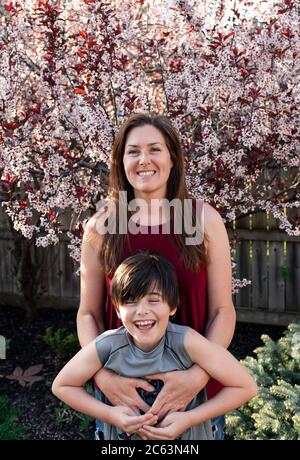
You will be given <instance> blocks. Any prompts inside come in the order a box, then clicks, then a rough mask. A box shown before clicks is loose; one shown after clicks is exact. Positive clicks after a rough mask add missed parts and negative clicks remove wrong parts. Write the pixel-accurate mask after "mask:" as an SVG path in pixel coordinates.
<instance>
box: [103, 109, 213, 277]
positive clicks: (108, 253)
mask: <svg viewBox="0 0 300 460" xmlns="http://www.w3.org/2000/svg"><path fill="white" fill-rule="evenodd" d="M145 125H151V126H154V127H155V128H157V129H158V130H159V131H160V132H161V133H162V135H163V137H164V140H165V142H166V145H167V147H168V150H169V152H170V155H171V159H172V161H173V167H172V168H171V171H170V176H169V179H168V183H167V196H166V198H167V199H168V200H170V201H171V200H173V199H174V198H177V199H179V200H180V201H181V205H182V209H184V208H183V200H184V199H186V198H191V197H190V196H189V194H188V191H187V188H186V183H185V168H184V157H183V152H182V149H181V146H180V141H179V136H178V134H177V131H176V129H175V128H174V127H173V126H172V124H171V123H170V121H169V120H168V118H167V117H165V116H163V115H158V114H156V113H149V114H146V113H134V114H132V115H131V116H130V117H129V118H128V119H127V120H126V121H125V123H123V125H122V126H121V127H120V130H119V132H118V134H117V136H116V139H115V142H114V144H113V150H112V160H111V168H110V174H109V200H111V201H112V202H113V203H114V204H115V209H116V220H117V222H116V229H117V232H116V234H110V233H106V234H105V235H103V240H102V244H101V249H100V253H99V257H100V263H101V266H102V267H103V270H104V272H105V273H110V274H112V273H113V272H114V271H115V270H116V268H117V266H118V265H119V264H120V262H121V261H122V253H123V247H124V243H125V238H128V235H124V234H120V232H118V228H119V209H120V211H121V212H123V211H124V210H125V208H126V213H127V217H126V218H127V222H128V218H129V212H128V210H127V209H128V206H127V204H128V203H129V202H130V201H131V200H132V199H134V190H133V188H132V186H131V184H130V183H129V182H128V180H127V177H126V174H125V171H124V165H123V156H124V150H125V144H126V140H127V136H128V134H129V132H130V131H131V130H132V129H133V128H136V127H140V126H145ZM120 191H126V192H127V203H120V196H119V192H120ZM120 207H121V208H120ZM171 211H172V212H171V223H170V228H171V232H172V234H173V237H174V239H175V242H176V244H177V246H178V248H179V250H180V251H181V254H182V258H183V261H184V264H185V266H186V267H187V268H188V269H190V270H193V271H198V270H199V268H200V267H201V266H202V265H205V263H206V258H205V249H204V244H201V245H185V242H184V240H185V237H186V236H190V235H186V234H185V229H184V225H182V229H183V232H182V234H176V233H175V232H173V231H172V229H174V210H173V208H171ZM182 214H183V213H182ZM192 222H193V225H195V222H196V214H195V207H194V206H193V220H192Z"/></svg>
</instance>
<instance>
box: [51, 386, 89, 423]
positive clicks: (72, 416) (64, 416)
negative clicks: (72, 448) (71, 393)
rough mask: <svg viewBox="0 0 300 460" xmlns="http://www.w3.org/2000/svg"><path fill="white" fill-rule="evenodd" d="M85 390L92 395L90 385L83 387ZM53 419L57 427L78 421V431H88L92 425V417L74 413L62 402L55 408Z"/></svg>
mask: <svg viewBox="0 0 300 460" xmlns="http://www.w3.org/2000/svg"><path fill="white" fill-rule="evenodd" d="M85 389H86V390H87V391H88V392H89V393H90V394H93V393H94V390H93V386H92V384H90V383H88V384H87V385H86V386H85ZM54 419H55V423H56V424H57V425H59V426H61V425H62V424H64V423H70V424H73V423H74V422H76V421H79V429H80V430H82V431H84V430H88V429H90V428H91V427H92V426H93V424H94V419H93V418H92V417H89V416H88V415H85V414H82V413H81V412H76V411H75V410H74V409H71V408H70V407H68V406H67V405H66V404H65V403H63V402H60V404H59V407H56V408H55V410H54Z"/></svg>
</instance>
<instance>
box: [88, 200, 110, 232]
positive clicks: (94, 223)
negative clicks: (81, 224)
mask: <svg viewBox="0 0 300 460" xmlns="http://www.w3.org/2000/svg"><path fill="white" fill-rule="evenodd" d="M107 216H108V211H107V208H106V207H105V205H103V206H102V207H101V208H100V209H98V210H97V211H96V212H95V214H93V215H92V216H91V217H90V218H89V220H88V221H87V223H86V225H85V229H84V234H85V236H88V235H93V234H99V236H102V235H103V234H104V232H103V231H102V230H103V229H104V222H105V219H106V218H107Z"/></svg>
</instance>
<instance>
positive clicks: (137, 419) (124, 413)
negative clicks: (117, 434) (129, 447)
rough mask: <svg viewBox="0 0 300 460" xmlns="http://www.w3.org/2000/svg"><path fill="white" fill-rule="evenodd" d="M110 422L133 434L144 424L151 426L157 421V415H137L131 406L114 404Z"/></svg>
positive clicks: (110, 412)
mask: <svg viewBox="0 0 300 460" xmlns="http://www.w3.org/2000/svg"><path fill="white" fill-rule="evenodd" d="M109 423H110V424H111V425H115V426H117V427H119V428H120V429H121V430H122V431H124V432H125V433H127V434H132V433H135V432H137V431H138V430H139V429H140V428H141V427H142V426H143V425H147V426H151V425H153V424H155V423H157V415H153V414H151V413H148V414H144V415H136V413H135V412H134V410H132V409H131V408H130V407H126V406H112V407H110V411H109Z"/></svg>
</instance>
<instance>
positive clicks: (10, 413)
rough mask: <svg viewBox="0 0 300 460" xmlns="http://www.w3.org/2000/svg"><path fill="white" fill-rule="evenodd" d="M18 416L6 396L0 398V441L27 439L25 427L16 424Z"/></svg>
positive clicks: (16, 410)
mask: <svg viewBox="0 0 300 460" xmlns="http://www.w3.org/2000/svg"><path fill="white" fill-rule="evenodd" d="M19 415H20V413H19V411H18V409H16V408H14V407H13V405H12V403H11V401H10V400H9V399H8V398H7V396H0V440H3V441H4V440H5V441H8V440H9V441H14V440H20V439H27V436H26V434H25V432H26V427H25V426H24V425H21V424H20V423H19V422H18V418H19Z"/></svg>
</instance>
